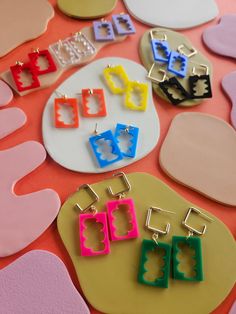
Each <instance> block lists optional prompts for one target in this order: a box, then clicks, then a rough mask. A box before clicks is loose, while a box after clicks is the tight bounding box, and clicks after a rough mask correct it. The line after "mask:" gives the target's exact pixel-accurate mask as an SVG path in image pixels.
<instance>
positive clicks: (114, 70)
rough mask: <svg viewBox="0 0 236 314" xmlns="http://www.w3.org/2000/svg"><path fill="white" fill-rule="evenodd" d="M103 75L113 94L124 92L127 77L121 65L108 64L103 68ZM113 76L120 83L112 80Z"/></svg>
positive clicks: (127, 81)
mask: <svg viewBox="0 0 236 314" xmlns="http://www.w3.org/2000/svg"><path fill="white" fill-rule="evenodd" d="M103 75H104V78H105V80H106V83H107V86H108V87H109V89H110V91H111V92H112V93H113V94H124V93H125V92H126V90H127V87H128V84H129V78H128V75H127V74H126V72H125V69H124V68H123V66H122V65H115V66H112V65H108V66H107V67H106V68H105V69H104V70H103ZM114 77H116V78H117V80H118V81H120V83H121V84H117V82H116V81H114Z"/></svg>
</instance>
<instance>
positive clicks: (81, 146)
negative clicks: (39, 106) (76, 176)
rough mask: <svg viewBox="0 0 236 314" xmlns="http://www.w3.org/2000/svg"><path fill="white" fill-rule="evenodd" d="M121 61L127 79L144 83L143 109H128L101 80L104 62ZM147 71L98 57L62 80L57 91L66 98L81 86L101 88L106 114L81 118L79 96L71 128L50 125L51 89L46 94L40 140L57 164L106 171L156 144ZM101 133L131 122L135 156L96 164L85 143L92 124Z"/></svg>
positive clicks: (157, 133)
mask: <svg viewBox="0 0 236 314" xmlns="http://www.w3.org/2000/svg"><path fill="white" fill-rule="evenodd" d="M108 64H112V65H119V64H120V65H123V67H124V69H125V70H126V73H127V74H128V76H129V79H130V80H132V81H133V80H136V81H140V82H145V83H148V90H149V95H148V97H149V98H148V106H147V110H146V111H132V110H129V109H127V108H125V106H124V95H114V94H112V93H111V92H110V91H109V90H108V88H107V86H106V84H105V82H104V80H103V69H104V68H105V67H106V66H107V65H108ZM146 76H147V71H146V70H145V68H144V67H143V66H141V65H140V64H137V63H136V62H133V61H130V60H127V59H123V58H104V59H99V60H97V61H94V62H92V63H90V64H89V65H87V66H85V67H83V68H82V69H80V70H79V71H77V72H76V73H75V74H73V75H72V76H71V77H69V78H68V79H67V80H66V81H65V82H64V83H62V84H61V85H60V86H59V87H58V88H57V91H58V92H59V93H62V94H66V95H67V97H69V98H78V99H79V95H78V93H80V92H81V90H82V89H83V88H91V89H95V88H103V89H104V92H105V99H106V106H107V116H106V117H102V118H100V117H98V118H84V117H82V115H81V110H80V109H81V108H80V107H81V106H80V100H79V127H78V128H75V129H59V128H56V127H55V126H54V99H55V98H57V97H58V96H57V95H56V94H55V92H54V93H52V95H51V96H50V98H49V100H48V102H47V104H46V106H45V109H44V113H43V120H42V130H43V141H44V145H45V147H46V149H47V151H48V153H49V155H50V156H51V157H52V158H53V159H54V160H55V161H56V162H57V163H59V164H60V165H61V166H63V167H65V168H67V169H70V170H74V171H78V172H84V173H98V172H101V173H102V172H108V171H111V170H115V169H119V168H122V167H124V166H127V165H130V164H132V163H134V162H135V161H137V160H139V159H141V158H144V157H145V156H147V154H149V153H150V152H151V151H152V150H153V149H154V147H155V146H156V144H157V142H158V139H159V136H160V124H159V118H158V115H157V112H156V109H155V106H154V103H153V98H152V86H151V83H150V81H149V80H148V79H147V78H146ZM96 123H98V131H99V133H102V132H104V131H106V130H111V131H112V132H113V133H114V131H115V127H116V124H117V123H122V124H127V125H133V126H136V127H138V128H139V138H138V146H137V154H136V157H135V158H129V159H128V158H125V159H123V160H121V161H119V162H117V163H114V164H112V165H110V166H108V167H105V168H100V167H99V165H98V163H97V161H96V159H95V158H94V154H93V152H92V151H91V148H90V145H89V137H91V136H92V135H93V132H94V129H95V124H96Z"/></svg>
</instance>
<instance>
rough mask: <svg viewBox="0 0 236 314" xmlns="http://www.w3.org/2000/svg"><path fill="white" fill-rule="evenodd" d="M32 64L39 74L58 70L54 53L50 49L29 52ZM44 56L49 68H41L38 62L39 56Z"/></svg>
mask: <svg viewBox="0 0 236 314" xmlns="http://www.w3.org/2000/svg"><path fill="white" fill-rule="evenodd" d="M28 56H29V59H30V61H31V64H32V65H33V67H34V70H35V73H36V74H37V75H42V74H47V73H51V72H55V71H56V70H57V67H56V64H55V62H54V60H53V58H52V55H51V54H50V52H49V51H48V50H36V51H35V52H31V53H29V54H28ZM40 57H41V58H43V59H45V61H46V65H47V68H45V69H41V67H40V65H39V64H38V61H39V58H40Z"/></svg>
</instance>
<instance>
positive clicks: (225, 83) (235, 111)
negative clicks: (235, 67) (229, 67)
mask: <svg viewBox="0 0 236 314" xmlns="http://www.w3.org/2000/svg"><path fill="white" fill-rule="evenodd" d="M235 86H236V72H232V73H229V74H227V75H226V76H225V77H224V78H223V80H222V87H223V89H224V91H225V92H226V94H227V95H228V96H229V98H230V100H231V102H232V110H231V122H232V125H233V127H234V128H235V129H236V88H235Z"/></svg>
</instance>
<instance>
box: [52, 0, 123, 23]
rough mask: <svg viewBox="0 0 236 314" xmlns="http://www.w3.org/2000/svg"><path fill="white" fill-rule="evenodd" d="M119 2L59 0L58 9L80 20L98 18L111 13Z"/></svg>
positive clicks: (105, 0)
mask: <svg viewBox="0 0 236 314" xmlns="http://www.w3.org/2000/svg"><path fill="white" fill-rule="evenodd" d="M116 3H117V0H96V1H94V0H86V1H84V0H57V5H58V8H59V9H60V10H61V11H62V12H63V13H65V14H66V15H69V16H72V17H75V18H80V19H91V18H98V17H102V16H104V15H107V14H109V13H111V11H112V10H113V9H114V8H115V6H116Z"/></svg>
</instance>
